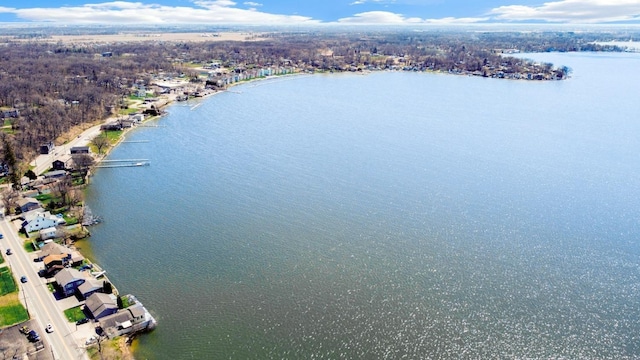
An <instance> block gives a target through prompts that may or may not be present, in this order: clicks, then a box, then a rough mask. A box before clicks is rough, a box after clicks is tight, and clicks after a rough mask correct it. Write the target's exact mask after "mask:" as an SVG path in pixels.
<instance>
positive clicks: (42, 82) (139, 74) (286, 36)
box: [0, 29, 620, 166]
mask: <svg viewBox="0 0 640 360" xmlns="http://www.w3.org/2000/svg"><path fill="white" fill-rule="evenodd" d="M56 31H61V30H60V29H57V30H56ZM101 31H102V30H101ZM28 37H33V38H39V37H45V38H46V29H40V30H39V31H38V32H37V33H34V34H31V35H29V36H28ZM596 40H603V39H602V38H601V35H599V34H591V33H575V34H574V33H568V32H478V31H458V32H453V31H424V32H415V31H411V32H409V31H393V32H392V31H386V32H364V31H362V32H356V31H346V32H342V31H322V32H320V31H317V32H316V31H303V32H289V33H286V32H285V33H283V32H273V33H269V34H268V35H266V37H263V38H262V39H261V40H260V41H252V42H188V43H186V42H184V43H170V42H162V41H149V42H136V43H119V44H98V43H96V44H83V45H72V44H63V43H57V44H51V43H46V42H39V41H33V42H20V41H14V40H10V39H8V38H7V39H5V40H4V42H3V43H0V45H3V46H2V52H0V107H2V108H11V109H18V110H19V111H20V116H19V117H17V118H14V119H13V118H12V119H9V122H10V128H5V129H4V130H5V131H4V132H3V134H2V139H1V140H2V145H3V146H0V150H1V151H2V152H3V153H4V154H3V156H2V157H0V158H4V159H5V160H7V159H9V160H11V159H12V158H13V159H14V162H21V161H26V160H29V159H31V158H33V156H34V155H35V154H36V151H37V149H38V147H39V145H40V144H41V143H43V142H47V141H52V140H54V139H56V138H57V137H58V136H60V135H61V134H64V133H65V132H67V131H68V130H69V129H70V128H71V127H73V126H75V125H78V124H81V123H86V122H93V121H96V120H102V119H104V118H106V117H108V116H110V115H113V114H114V113H115V111H116V110H117V109H118V108H119V106H120V105H121V104H122V99H123V98H124V97H126V96H128V95H129V93H130V92H131V90H130V89H131V87H132V86H133V85H134V83H140V82H142V83H146V84H148V83H149V82H150V81H151V79H152V77H153V76H157V75H159V74H174V75H178V74H183V75H186V76H189V77H192V78H194V79H196V78H197V77H198V73H197V72H195V71H194V70H193V68H191V67H189V66H184V65H185V64H187V63H206V62H210V61H212V60H216V61H218V62H220V63H221V64H222V66H224V67H227V68H231V69H236V68H240V69H251V68H254V67H269V66H293V67H295V68H297V69H299V70H301V71H303V70H323V71H344V70H349V69H351V70H352V69H353V68H363V67H366V68H373V69H384V68H389V67H391V66H394V65H397V64H398V61H399V60H400V64H401V66H403V67H407V68H409V69H412V70H435V71H455V72H462V71H465V72H471V71H476V72H477V71H484V72H485V73H486V72H487V71H495V70H496V69H500V71H504V72H507V73H519V72H523V71H528V72H540V73H546V74H560V75H566V72H567V71H568V69H567V68H563V69H553V67H552V65H551V64H535V65H534V64H531V63H529V62H528V61H526V60H523V59H519V58H513V57H508V56H505V54H504V50H513V49H516V50H520V51H526V52H535V51H584V50H589V51H594V50H595V51H601V50H607V51H609V50H620V49H616V48H611V47H603V46H600V45H595V44H594V41H596ZM106 52H108V53H109V56H103V54H104V53H106ZM9 152H11V153H9ZM11 166H15V163H14V164H13V165H11Z"/></svg>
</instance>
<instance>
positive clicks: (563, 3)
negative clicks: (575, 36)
mask: <svg viewBox="0 0 640 360" xmlns="http://www.w3.org/2000/svg"><path fill="white" fill-rule="evenodd" d="M489 15H493V16H494V17H495V19H496V20H500V21H505V20H506V21H547V22H562V23H606V22H617V21H627V22H628V21H638V20H640V0H560V1H552V2H547V3H543V4H542V5H540V6H525V5H508V6H500V7H497V8H495V9H493V10H491V11H490V12H489Z"/></svg>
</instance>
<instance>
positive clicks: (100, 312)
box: [83, 283, 118, 320]
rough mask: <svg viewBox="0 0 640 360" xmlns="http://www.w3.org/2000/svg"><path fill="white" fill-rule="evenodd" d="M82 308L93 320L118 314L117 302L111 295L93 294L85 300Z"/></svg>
mask: <svg viewBox="0 0 640 360" xmlns="http://www.w3.org/2000/svg"><path fill="white" fill-rule="evenodd" d="M85 284H86V283H85ZM83 285H84V284H83ZM84 306H85V310H86V311H87V312H88V315H89V316H90V317H92V318H94V319H95V320H99V319H101V318H103V317H105V316H109V315H112V314H115V313H117V312H118V301H117V298H116V296H115V295H113V294H103V293H94V294H92V295H91V296H89V297H88V298H87V301H86V302H85V303H84Z"/></svg>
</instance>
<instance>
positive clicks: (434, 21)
mask: <svg viewBox="0 0 640 360" xmlns="http://www.w3.org/2000/svg"><path fill="white" fill-rule="evenodd" d="M490 19H491V18H489V17H481V18H475V17H466V18H454V17H446V18H441V19H427V20H425V21H424V22H425V23H426V24H434V25H448V24H451V25H455V24H475V23H479V22H486V21H489V20H490Z"/></svg>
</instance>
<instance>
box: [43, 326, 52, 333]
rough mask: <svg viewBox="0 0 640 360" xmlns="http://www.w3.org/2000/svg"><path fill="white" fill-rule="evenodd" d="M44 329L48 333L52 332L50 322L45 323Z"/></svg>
mask: <svg viewBox="0 0 640 360" xmlns="http://www.w3.org/2000/svg"><path fill="white" fill-rule="evenodd" d="M44 331H46V332H48V333H52V332H53V326H51V324H47V327H46V328H44Z"/></svg>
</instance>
